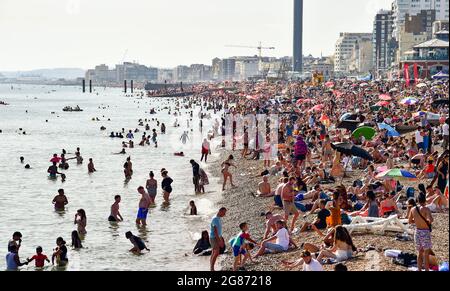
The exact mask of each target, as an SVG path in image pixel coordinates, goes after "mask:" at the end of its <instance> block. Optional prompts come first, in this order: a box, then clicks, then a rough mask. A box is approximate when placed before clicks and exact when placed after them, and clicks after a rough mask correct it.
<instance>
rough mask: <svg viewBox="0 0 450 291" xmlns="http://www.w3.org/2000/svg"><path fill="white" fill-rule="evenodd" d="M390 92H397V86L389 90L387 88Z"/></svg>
mask: <svg viewBox="0 0 450 291" xmlns="http://www.w3.org/2000/svg"><path fill="white" fill-rule="evenodd" d="M392 92H398V88H392V89H391V90H389V93H392Z"/></svg>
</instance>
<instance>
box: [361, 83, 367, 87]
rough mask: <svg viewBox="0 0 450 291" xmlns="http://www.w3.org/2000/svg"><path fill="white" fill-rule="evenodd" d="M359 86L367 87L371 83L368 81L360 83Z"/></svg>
mask: <svg viewBox="0 0 450 291" xmlns="http://www.w3.org/2000/svg"><path fill="white" fill-rule="evenodd" d="M359 86H360V87H367V86H369V84H367V83H361V84H359Z"/></svg>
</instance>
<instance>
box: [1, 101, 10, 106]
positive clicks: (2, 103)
mask: <svg viewBox="0 0 450 291" xmlns="http://www.w3.org/2000/svg"><path fill="white" fill-rule="evenodd" d="M0 105H9V104H8V103H6V102H5V101H0Z"/></svg>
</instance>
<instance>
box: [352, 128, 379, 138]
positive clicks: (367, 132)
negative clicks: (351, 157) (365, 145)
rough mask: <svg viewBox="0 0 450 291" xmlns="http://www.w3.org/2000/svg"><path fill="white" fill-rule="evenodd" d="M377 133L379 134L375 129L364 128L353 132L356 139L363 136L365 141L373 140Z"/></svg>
mask: <svg viewBox="0 0 450 291" xmlns="http://www.w3.org/2000/svg"><path fill="white" fill-rule="evenodd" d="M376 133H377V132H376V130H375V129H374V128H373V127H369V126H363V127H359V128H357V129H355V130H354V131H353V132H352V136H353V137H354V138H360V137H361V136H364V138H365V139H367V140H371V139H372V138H373V137H374V136H375V134H376Z"/></svg>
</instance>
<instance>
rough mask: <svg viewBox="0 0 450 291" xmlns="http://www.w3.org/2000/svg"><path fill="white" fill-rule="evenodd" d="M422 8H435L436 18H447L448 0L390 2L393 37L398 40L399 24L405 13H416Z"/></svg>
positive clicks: (402, 21) (398, 0) (397, 0)
mask: <svg viewBox="0 0 450 291" xmlns="http://www.w3.org/2000/svg"><path fill="white" fill-rule="evenodd" d="M422 10H436V20H448V18H449V0H395V1H394V2H393V3H392V11H393V20H394V24H393V28H394V30H393V37H394V38H395V39H396V40H398V38H399V34H400V26H401V24H402V23H404V21H405V15H406V14H409V15H417V14H418V13H420V11H422Z"/></svg>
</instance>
